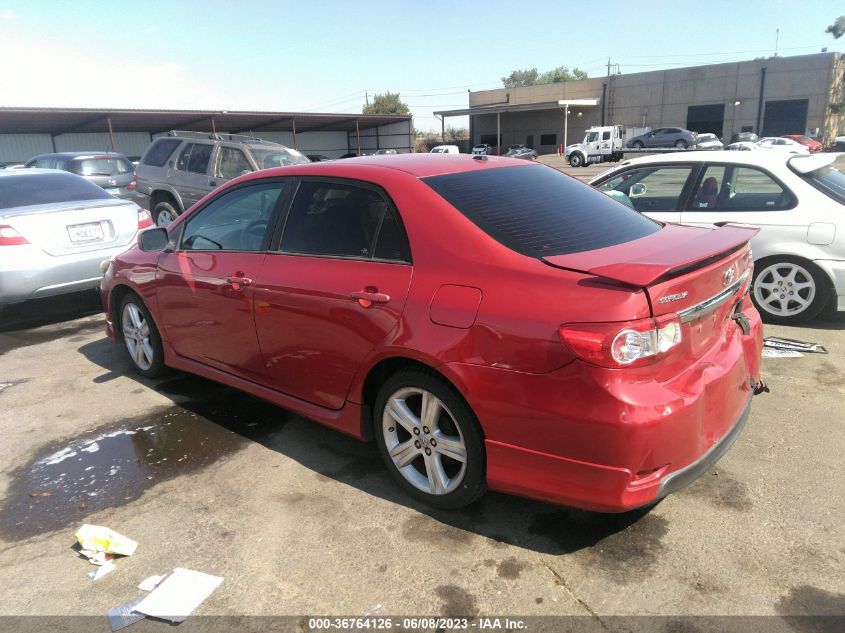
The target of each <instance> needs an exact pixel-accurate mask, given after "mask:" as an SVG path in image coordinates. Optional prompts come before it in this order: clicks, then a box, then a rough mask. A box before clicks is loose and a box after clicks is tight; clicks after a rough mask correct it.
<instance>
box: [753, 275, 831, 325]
mask: <svg viewBox="0 0 845 633" xmlns="http://www.w3.org/2000/svg"><path fill="white" fill-rule="evenodd" d="M815 297H816V282H815V281H814V280H813V276H812V275H811V274H810V272H809V271H808V270H807V269H806V268H804V267H803V266H800V265H798V264H795V263H792V262H780V263H777V264H772V265H770V266H767V267H766V268H764V269H763V270H761V271H760V272H759V274H758V275H757V278H756V279H755V280H754V299H755V301H756V303H757V305H758V306H759V307H760V308H762V309H763V310H765V311H766V312H768V313H769V314H772V315H774V316H779V317H789V316H795V315H797V314H800V313H802V312H804V311H805V310H806V309H807V308H809V307H810V304H812V303H813V299H815Z"/></svg>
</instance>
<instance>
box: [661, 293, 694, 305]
mask: <svg viewBox="0 0 845 633" xmlns="http://www.w3.org/2000/svg"><path fill="white" fill-rule="evenodd" d="M688 294H689V292H687V291H686V290H684V291H683V292H676V293H675V294H673V295H666V296H665V297H660V299H658V300H657V303H671V302H672V301H680V300H681V299H686V297H687V295H688Z"/></svg>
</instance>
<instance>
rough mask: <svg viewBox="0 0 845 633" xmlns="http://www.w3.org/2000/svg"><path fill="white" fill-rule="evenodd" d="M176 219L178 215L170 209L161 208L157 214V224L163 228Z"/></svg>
mask: <svg viewBox="0 0 845 633" xmlns="http://www.w3.org/2000/svg"><path fill="white" fill-rule="evenodd" d="M175 219H176V216H174V215H173V214H172V213H171V212H170V211H169V210H168V209H160V210H159V212H158V214H157V215H156V226H157V227H159V228H161V229H166V228H167V227H168V226H170V223H171V222H173V220H175Z"/></svg>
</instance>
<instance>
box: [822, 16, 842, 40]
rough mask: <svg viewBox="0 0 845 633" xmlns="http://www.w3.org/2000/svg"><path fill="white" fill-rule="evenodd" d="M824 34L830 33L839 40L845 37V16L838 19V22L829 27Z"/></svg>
mask: <svg viewBox="0 0 845 633" xmlns="http://www.w3.org/2000/svg"><path fill="white" fill-rule="evenodd" d="M824 32H825V33H830V34H831V35H833V37H834V38H835V39H837V40H838V39H839V38H840V37H842V36H843V35H845V15H840V16H839V17H838V18H836V22H834V23H833V24H831V25H830V26H828V27H827V28H826V29H825V31H824Z"/></svg>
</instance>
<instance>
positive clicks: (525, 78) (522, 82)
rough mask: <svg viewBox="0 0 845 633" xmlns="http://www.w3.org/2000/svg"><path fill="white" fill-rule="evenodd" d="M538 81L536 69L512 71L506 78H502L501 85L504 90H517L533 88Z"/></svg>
mask: <svg viewBox="0 0 845 633" xmlns="http://www.w3.org/2000/svg"><path fill="white" fill-rule="evenodd" d="M538 79H539V73H538V72H537V69H536V68H531V69H528V70H512V71H511V74H510V75H508V76H507V77H502V84H504V86H505V88H517V87H519V86H533V85H534V84H536V83H537V81H538Z"/></svg>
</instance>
